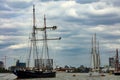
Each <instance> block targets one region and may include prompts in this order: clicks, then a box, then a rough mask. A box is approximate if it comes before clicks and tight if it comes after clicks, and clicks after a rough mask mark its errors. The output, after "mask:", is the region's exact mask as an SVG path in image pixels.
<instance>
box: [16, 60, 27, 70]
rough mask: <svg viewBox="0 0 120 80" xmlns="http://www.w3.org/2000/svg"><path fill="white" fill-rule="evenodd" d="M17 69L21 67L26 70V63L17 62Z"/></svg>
mask: <svg viewBox="0 0 120 80" xmlns="http://www.w3.org/2000/svg"><path fill="white" fill-rule="evenodd" d="M16 67H20V68H25V67H26V63H22V62H20V61H19V60H18V61H17V62H16Z"/></svg>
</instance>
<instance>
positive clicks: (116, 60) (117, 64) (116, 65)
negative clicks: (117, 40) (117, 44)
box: [115, 49, 119, 72]
mask: <svg viewBox="0 0 120 80" xmlns="http://www.w3.org/2000/svg"><path fill="white" fill-rule="evenodd" d="M118 68H119V56H118V49H116V57H115V71H116V72H118V71H119V69H118Z"/></svg>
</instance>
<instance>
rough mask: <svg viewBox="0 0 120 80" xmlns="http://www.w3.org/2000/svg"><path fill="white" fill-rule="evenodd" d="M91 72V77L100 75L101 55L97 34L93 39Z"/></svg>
mask: <svg viewBox="0 0 120 80" xmlns="http://www.w3.org/2000/svg"><path fill="white" fill-rule="evenodd" d="M91 47H92V48H91V71H90V74H89V75H90V76H99V75H100V74H99V73H100V54H99V42H97V41H96V34H94V36H93V37H92V46H91Z"/></svg>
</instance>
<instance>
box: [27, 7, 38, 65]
mask: <svg viewBox="0 0 120 80" xmlns="http://www.w3.org/2000/svg"><path fill="white" fill-rule="evenodd" d="M35 29H36V25H35V6H34V5H33V28H32V30H33V31H32V37H31V44H30V53H29V58H28V67H29V66H30V58H31V55H32V53H33V60H34V59H35V58H36V59H37V60H38V51H37V45H36V30H35Z"/></svg>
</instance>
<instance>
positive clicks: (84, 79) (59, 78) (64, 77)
mask: <svg viewBox="0 0 120 80" xmlns="http://www.w3.org/2000/svg"><path fill="white" fill-rule="evenodd" d="M105 75H106V76H104V77H103V76H99V77H98V76H96V77H89V76H88V73H64V72H59V73H57V75H56V78H37V79H15V78H16V76H14V75H13V74H6V75H5V74H4V75H3V74H0V80H120V76H114V75H109V74H105Z"/></svg>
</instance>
